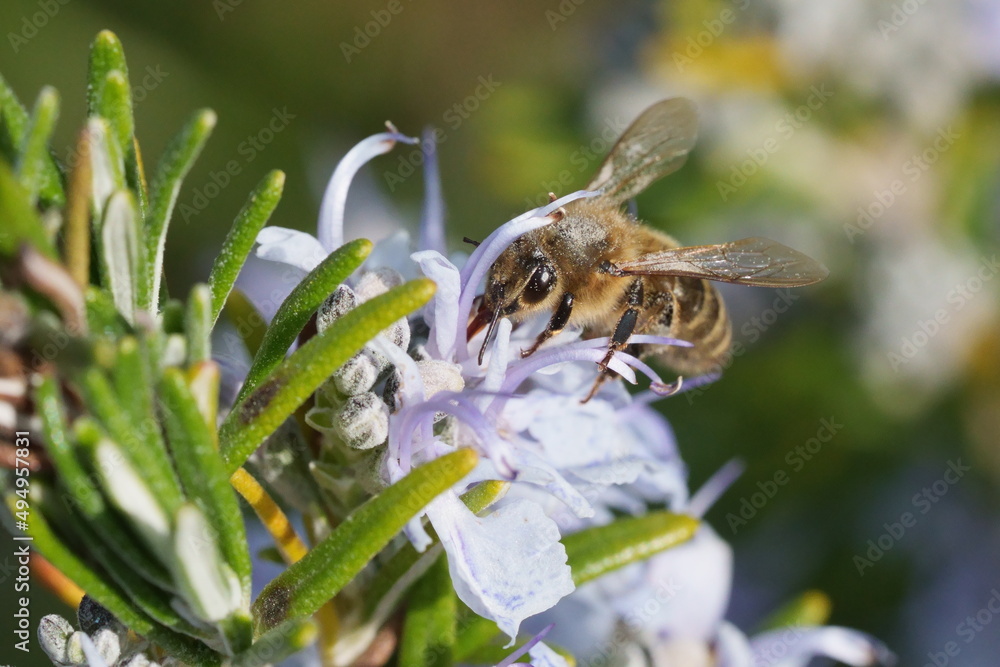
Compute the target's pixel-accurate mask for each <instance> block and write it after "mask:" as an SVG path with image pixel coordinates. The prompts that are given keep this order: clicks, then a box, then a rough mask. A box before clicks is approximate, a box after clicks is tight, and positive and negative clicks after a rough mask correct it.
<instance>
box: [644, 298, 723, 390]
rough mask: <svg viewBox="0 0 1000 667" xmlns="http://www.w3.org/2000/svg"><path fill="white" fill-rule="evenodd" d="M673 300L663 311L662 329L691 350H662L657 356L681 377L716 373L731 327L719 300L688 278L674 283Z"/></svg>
mask: <svg viewBox="0 0 1000 667" xmlns="http://www.w3.org/2000/svg"><path fill="white" fill-rule="evenodd" d="M673 297H674V303H673V304H671V305H672V307H670V308H665V309H664V310H663V315H662V319H661V326H663V329H664V330H666V331H669V333H670V335H671V336H673V337H674V338H679V339H681V340H685V341H688V342H689V343H692V344H693V347H668V348H661V351H658V352H659V356H660V357H661V358H662V359H663V360H664V361H665V362H666V363H667V365H669V366H670V367H671V368H672V369H673V370H675V371H677V372H678V373H681V374H683V375H700V374H702V373H708V372H712V371H714V370H718V369H719V368H720V366H721V365H722V364H723V363H724V362H725V360H726V356H727V355H728V353H729V346H730V343H731V342H732V325H731V324H730V322H729V315H728V313H727V312H726V305H725V303H723V301H722V296H721V295H720V294H719V293H718V292H717V291H716V289H715V288H714V287H712V285H710V284H709V283H708V282H706V281H704V280H697V279H691V278H687V279H680V280H678V281H677V283H676V284H675V289H674V290H673Z"/></svg>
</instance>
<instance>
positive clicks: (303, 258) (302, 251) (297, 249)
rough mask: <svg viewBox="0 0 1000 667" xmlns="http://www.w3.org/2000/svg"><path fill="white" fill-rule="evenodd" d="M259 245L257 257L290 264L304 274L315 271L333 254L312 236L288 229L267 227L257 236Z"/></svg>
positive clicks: (256, 251) (256, 252) (255, 252)
mask: <svg viewBox="0 0 1000 667" xmlns="http://www.w3.org/2000/svg"><path fill="white" fill-rule="evenodd" d="M257 244H258V245H257V248H256V249H255V250H254V254H255V255H256V256H257V257H260V258H261V259H266V260H268V261H269V262H281V263H282V264H289V265H291V266H294V267H296V268H298V269H301V270H302V271H303V272H304V273H309V272H310V271H312V270H313V269H315V268H316V267H317V266H318V265H319V263H320V262H322V261H323V259H324V258H326V256H327V255H328V254H330V252H332V250H330V251H327V250H325V249H324V248H323V246H322V245H321V244H320V242H319V241H317V240H316V237H314V236H313V235H312V234H306V233H305V232H300V231H299V230H297V229H288V228H287V227H265V228H264V229H262V230H260V232H259V233H258V234H257ZM335 249H336V248H334V249H333V250H335Z"/></svg>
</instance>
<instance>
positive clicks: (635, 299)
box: [581, 278, 643, 403]
mask: <svg viewBox="0 0 1000 667" xmlns="http://www.w3.org/2000/svg"><path fill="white" fill-rule="evenodd" d="M642 302H643V289H642V279H641V278H636V279H635V280H633V281H632V283H631V284H629V286H628V291H627V292H625V303H626V305H627V308H626V309H625V312H624V313H622V316H621V317H620V318H618V324H617V325H615V331H614V333H613V334H612V335H611V340H610V341H608V353H607V354H606V355H604V359H602V360H601V361H600V363H598V364H597V367H598V368H599V369H600V372H599V373H598V375H597V379H596V380H595V381H594V386H593V387H591V388H590V393H588V394H587V397H586V398H585V399H583V401H581V403H586V402H587V401H589V400H590V399H592V398H593V397H594V395H595V394H596V393H597V390H598V389H600V388H601V385H602V384H604V382H605V381H607V380H608V379H609V378H611V377H613V376H615V375H617V373H615V372H614V371H613V370H611V369H610V368H608V364H610V363H611V359H612V358H613V357H614V356H615V352H618V351H619V350H624V349H625V347H626V346H628V339H629V338H631V337H632V332H633V331H635V325H636V323H638V321H639V312H640V309H641V308H642Z"/></svg>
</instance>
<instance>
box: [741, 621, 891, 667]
mask: <svg viewBox="0 0 1000 667" xmlns="http://www.w3.org/2000/svg"><path fill="white" fill-rule="evenodd" d="M750 647H751V649H753V656H754V664H755V665H772V666H773V667H805V666H806V665H808V664H809V662H810V660H812V659H813V658H814V657H818V656H823V657H827V658H833V659H834V660H838V661H840V662H843V663H845V664H848V665H855V666H856V667H864V666H866V665H879V664H881V665H892V664H895V662H896V656H895V655H893V653H892V652H891V651H889V649H887V648H886V647H885V645H884V644H882V643H881V642H879V641H878V640H876V639H875V638H873V637H870V636H869V635H866V634H864V633H863V632H858V631H857V630H851V629H849V628H841V627H837V626H826V627H820V628H802V627H789V628H784V629H781V630H773V631H771V632H766V633H763V634H760V635H757V636H755V637H754V638H753V639H751V640H750Z"/></svg>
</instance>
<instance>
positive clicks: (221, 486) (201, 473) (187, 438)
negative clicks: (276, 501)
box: [160, 368, 251, 604]
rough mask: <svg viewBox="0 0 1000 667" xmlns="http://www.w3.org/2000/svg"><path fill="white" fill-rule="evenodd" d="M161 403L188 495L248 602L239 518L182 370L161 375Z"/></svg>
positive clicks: (246, 557) (244, 546)
mask: <svg viewBox="0 0 1000 667" xmlns="http://www.w3.org/2000/svg"><path fill="white" fill-rule="evenodd" d="M160 400H161V406H162V410H161V413H162V415H163V421H164V424H165V425H166V429H167V437H168V438H169V439H170V449H171V451H172V452H173V456H174V462H175V463H176V465H177V473H178V475H179V476H180V478H181V482H182V483H183V485H184V490H185V491H186V493H187V497H188V498H190V499H191V500H193V501H194V502H195V504H196V505H197V506H198V507H199V508H200V509H201V510H202V512H204V513H205V517H206V519H207V520H208V522H209V524H210V525H211V526H212V528H213V529H214V531H215V533H216V535H217V536H218V537H217V539H218V542H219V546H220V548H221V550H222V553H223V556H224V557H225V559H226V562H227V563H228V564H229V566H230V567H231V568H232V570H233V572H235V573H236V576H237V577H239V579H240V584H241V585H242V586H243V595H244V597H245V598H246V600H247V603H248V604H249V600H250V574H251V572H250V568H251V566H250V553H249V551H248V549H247V539H246V530H245V528H244V525H243V515H242V514H241V513H240V507H239V504H238V502H237V500H236V494H235V493H234V491H233V488H232V487H231V486H230V485H229V475H227V474H226V469H225V466H224V465H223V463H222V459H221V458H220V457H219V452H218V451H217V450H216V449H215V445H214V444H213V438H212V432H211V430H210V427H209V425H208V424H207V423H206V422H205V419H204V417H203V416H202V414H201V411H200V410H199V409H198V402H197V400H196V399H195V397H194V395H193V394H192V393H191V389H190V387H188V384H187V381H186V379H185V377H184V374H183V372H182V371H180V370H179V369H176V368H168V369H167V370H166V371H164V376H163V380H162V381H161V382H160Z"/></svg>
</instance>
